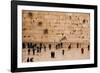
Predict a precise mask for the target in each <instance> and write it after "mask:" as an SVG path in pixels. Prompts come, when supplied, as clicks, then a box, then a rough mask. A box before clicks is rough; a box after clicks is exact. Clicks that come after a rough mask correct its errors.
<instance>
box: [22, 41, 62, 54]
mask: <svg viewBox="0 0 100 73" xmlns="http://www.w3.org/2000/svg"><path fill="white" fill-rule="evenodd" d="M22 46H23V49H24V48H28V55H30V51H31V49H32V51H33V55H35V53H41V51H42V50H44V51H46V50H47V48H49V50H51V48H52V44H48V46H47V45H45V44H44V43H32V42H28V43H23V44H22ZM55 48H56V49H60V48H63V43H62V42H61V43H58V44H57V45H56V46H55Z"/></svg>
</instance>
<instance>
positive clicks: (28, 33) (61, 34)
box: [22, 10, 91, 62]
mask: <svg viewBox="0 0 100 73" xmlns="http://www.w3.org/2000/svg"><path fill="white" fill-rule="evenodd" d="M22 15H23V16H22V20H23V22H22V35H23V36H22V38H23V42H42V43H45V42H47V43H45V45H46V51H44V50H43V49H42V51H41V53H36V55H33V54H32V49H31V52H30V55H28V52H27V50H28V48H25V49H23V50H22V61H23V62H27V58H28V57H29V58H33V61H34V62H38V61H58V60H78V59H79V60H80V59H89V58H90V50H91V49H90V50H88V45H90V15H89V14H88V13H73V12H68V13H67V12H66V13H64V12H46V11H27V10H23V13H22ZM45 30H47V31H45ZM49 42H50V43H52V48H51V50H49V47H48V43H49ZM60 42H63V48H60V49H57V50H56V48H55V45H56V44H57V43H60ZM77 43H79V44H80V45H79V47H78V48H77ZM70 44H71V49H70V50H69V49H68V46H69V45H70ZM82 48H83V49H84V53H83V54H82V50H81V49H82ZM62 50H64V51H65V52H64V55H62ZM51 51H53V52H55V58H51Z"/></svg>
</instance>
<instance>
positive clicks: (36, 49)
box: [22, 42, 90, 62]
mask: <svg viewBox="0 0 100 73" xmlns="http://www.w3.org/2000/svg"><path fill="white" fill-rule="evenodd" d="M63 45H64V44H63V43H62V42H60V43H57V44H56V45H55V48H56V50H57V49H61V48H63ZM22 46H23V49H25V48H28V55H30V52H31V50H32V52H33V55H35V54H36V53H41V52H42V50H44V51H45V52H46V51H47V48H48V49H49V50H51V49H52V44H51V43H49V44H48V46H47V45H46V44H45V43H32V42H28V43H23V44H22ZM53 48H54V47H53ZM71 48H72V46H71V44H69V46H68V50H70V49H71ZM77 48H79V43H77ZM89 48H90V46H89V45H88V50H89ZM81 53H82V54H84V48H81ZM64 54H65V50H64V49H62V55H64ZM51 58H55V51H51ZM27 62H33V58H27Z"/></svg>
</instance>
